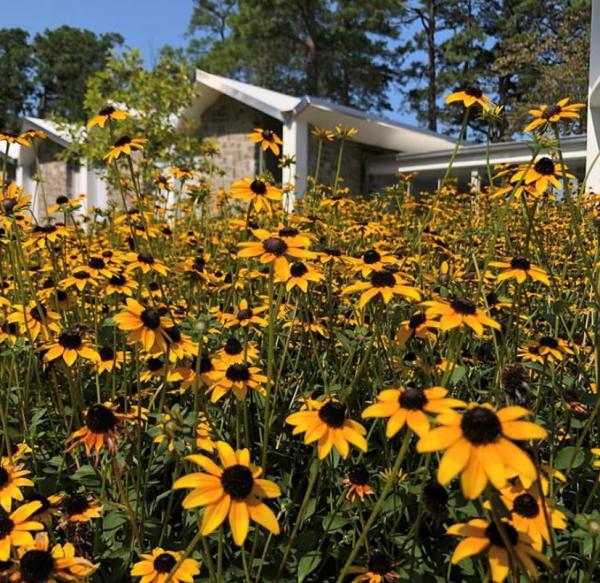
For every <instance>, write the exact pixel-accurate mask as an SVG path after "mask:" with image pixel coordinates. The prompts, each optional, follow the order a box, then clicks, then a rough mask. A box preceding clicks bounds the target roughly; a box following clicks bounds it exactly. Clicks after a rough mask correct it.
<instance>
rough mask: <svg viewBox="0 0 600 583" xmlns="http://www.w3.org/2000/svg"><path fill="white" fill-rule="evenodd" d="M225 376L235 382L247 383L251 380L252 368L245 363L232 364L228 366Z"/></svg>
mask: <svg viewBox="0 0 600 583" xmlns="http://www.w3.org/2000/svg"><path fill="white" fill-rule="evenodd" d="M225 376H226V377H227V378H228V379H229V380H230V381H232V382H234V383H245V382H247V381H249V380H250V370H249V369H248V367H247V366H246V365H245V364H239V363H236V364H232V365H231V366H229V367H228V368H227V372H226V373H225Z"/></svg>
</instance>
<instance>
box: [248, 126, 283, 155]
mask: <svg viewBox="0 0 600 583" xmlns="http://www.w3.org/2000/svg"><path fill="white" fill-rule="evenodd" d="M249 137H250V139H251V140H252V141H253V142H254V143H255V144H259V145H260V147H261V148H262V150H263V152H265V151H266V150H271V152H273V154H275V156H279V152H280V151H281V149H280V147H279V146H281V144H283V142H282V141H281V138H280V137H279V136H278V135H277V134H276V133H275V132H274V131H273V130H269V129H262V128H254V131H253V132H252V133H251V134H250V136H249Z"/></svg>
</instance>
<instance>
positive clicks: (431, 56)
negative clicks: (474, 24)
mask: <svg viewBox="0 0 600 583" xmlns="http://www.w3.org/2000/svg"><path fill="white" fill-rule="evenodd" d="M435 17H436V5H435V0H430V2H429V15H428V18H427V21H428V26H427V28H426V32H427V78H428V79H427V80H428V83H427V127H428V128H429V129H430V130H431V131H434V132H436V131H437V104H436V98H437V75H436V73H437V72H436V65H437V63H436V58H435V32H436V22H435Z"/></svg>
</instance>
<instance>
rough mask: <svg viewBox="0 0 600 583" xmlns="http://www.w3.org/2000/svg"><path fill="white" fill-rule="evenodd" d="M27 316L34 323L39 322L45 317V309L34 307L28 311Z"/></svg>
mask: <svg viewBox="0 0 600 583" xmlns="http://www.w3.org/2000/svg"><path fill="white" fill-rule="evenodd" d="M29 315H30V316H31V317H32V318H33V319H34V320H35V321H36V322H41V321H42V320H43V319H44V318H45V317H46V308H44V306H36V307H35V308H31V310H29Z"/></svg>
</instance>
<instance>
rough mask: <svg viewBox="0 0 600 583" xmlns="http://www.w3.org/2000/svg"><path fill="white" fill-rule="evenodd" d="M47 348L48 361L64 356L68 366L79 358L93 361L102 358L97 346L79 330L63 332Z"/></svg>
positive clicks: (45, 355) (45, 356)
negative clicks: (96, 348)
mask: <svg viewBox="0 0 600 583" xmlns="http://www.w3.org/2000/svg"><path fill="white" fill-rule="evenodd" d="M46 350H47V352H46V353H45V354H44V358H45V359H46V360H47V361H48V362H50V361H52V360H55V359H57V358H61V357H62V359H63V360H64V361H65V364H66V365H67V366H73V365H74V364H75V361H76V360H77V359H78V358H83V359H84V360H89V361H91V362H98V361H99V360H100V355H99V354H98V352H96V350H95V348H94V347H93V346H92V345H91V344H90V343H89V342H86V341H85V340H84V339H83V337H82V336H81V334H80V333H79V332H78V331H77V330H67V331H64V332H61V333H60V334H59V335H58V339H57V340H56V342H53V343H52V344H48V345H47V346H46Z"/></svg>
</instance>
